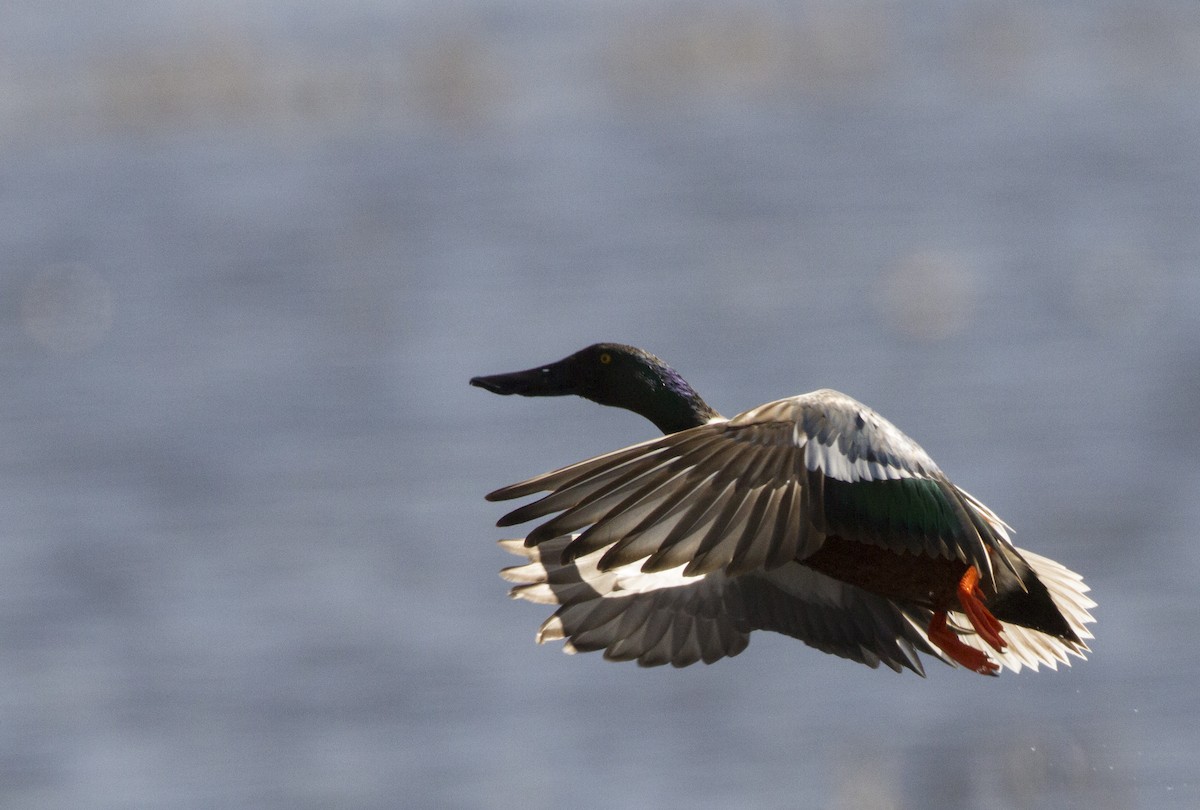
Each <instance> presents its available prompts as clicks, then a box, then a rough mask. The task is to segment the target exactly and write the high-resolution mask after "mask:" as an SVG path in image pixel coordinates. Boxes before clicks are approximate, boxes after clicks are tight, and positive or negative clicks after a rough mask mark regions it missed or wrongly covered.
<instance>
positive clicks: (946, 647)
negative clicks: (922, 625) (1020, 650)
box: [925, 610, 1000, 675]
mask: <svg viewBox="0 0 1200 810" xmlns="http://www.w3.org/2000/svg"><path fill="white" fill-rule="evenodd" d="M925 635H927V636H929V640H930V641H932V642H933V643H934V644H936V645H937V646H938V648H939V649H940V650H941V651H942V652H944V653H945V654H946V655H948V656H950V660H951V661H954V662H955V663H957V664H961V665H962V666H964V667H966V668H967V669H969V670H971V671H972V672H978V673H979V674H980V675H995V674H996V673H997V672H999V671H1000V665H999V664H994V663H992V661H991V660H990V659H989V658H988V657H987V654H986V653H984V652H983V651H982V650H977V649H975V648H974V647H968V646H967V645H966V644H963V643H962V642H961V641H959V639H958V636H957V635H955V633H954V631H953V630H951V629H950V628H949V627H947V626H946V611H944V610H939V611H936V612H935V613H934V614H933V618H932V619H930V620H929V629H928V630H926V631H925Z"/></svg>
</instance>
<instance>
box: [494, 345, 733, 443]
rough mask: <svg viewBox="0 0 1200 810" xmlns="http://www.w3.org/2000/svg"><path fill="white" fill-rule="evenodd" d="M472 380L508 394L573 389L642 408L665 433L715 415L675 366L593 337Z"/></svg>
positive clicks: (585, 395)
mask: <svg viewBox="0 0 1200 810" xmlns="http://www.w3.org/2000/svg"><path fill="white" fill-rule="evenodd" d="M471 385H474V386H477V387H479V388H484V389H486V390H488V391H491V392H492V393H494V394H504V395H506V396H507V395H508V394H520V395H521V396H525V397H559V396H566V395H568V394H574V395H575V396H579V397H583V398H584V399H590V400H592V401H593V402H599V403H600V404H601V405H611V406H613V407H616V408H625V409H626V410H630V411H633V412H634V413H638V414H641V415H642V416H644V417H646V418H647V419H649V420H650V421H651V422H653V423H654V424H655V425H657V426H658V427H659V429H660V430H662V431H663V432H664V433H674V432H676V431H679V430H686V429H687V428H690V427H696V426H697V425H702V424H704V423H705V422H707V421H709V420H710V419H712V418H713V417H716V416H718V414H717V412H716V411H714V410H713V409H712V408H710V407H709V406H708V404H707V403H706V402H705V401H704V400H703V399H702V398H701V397H700V395H699V394H697V393H696V391H695V390H694V389H693V388H692V387H691V386H690V385H688V383H687V381H686V380H684V379H683V377H681V376H679V373H678V372H677V371H675V369H673V368H671V367H670V366H668V365H667V364H666V363H664V362H663V361H662V360H659V359H658V358H657V357H655V356H654V355H652V354H650V353H649V352H646V351H643V350H642V349H639V348H637V347H635V346H625V345H623V344H620V343H597V344H595V345H592V346H588V347H587V348H586V349H580V350H579V351H577V352H575V353H574V354H572V355H570V356H568V357H564V358H563V359H562V360H559V361H557V362H554V363H550V364H548V365H544V366H537V367H535V368H531V369H527V370H525V371H514V372H510V373H508V374H492V375H490V376H487V377H473V378H471Z"/></svg>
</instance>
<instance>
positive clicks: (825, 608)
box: [470, 343, 1096, 676]
mask: <svg viewBox="0 0 1200 810" xmlns="http://www.w3.org/2000/svg"><path fill="white" fill-rule="evenodd" d="M470 384H471V385H472V386H476V387H478V388H482V389H484V390H486V391H490V392H492V393H494V394H500V395H506V396H507V395H519V396H526V397H546V396H568V395H574V396H578V397H582V398H584V399H587V400H591V401H592V402H596V403H599V404H601V405H606V406H611V407H616V408H623V409H625V410H629V411H632V412H633V413H636V414H639V415H641V416H643V417H645V418H646V419H648V420H649V421H650V422H652V423H653V424H654V425H655V426H656V427H657V428H658V429H659V430H660V431H661V432H662V434H663V435H662V436H656V437H654V438H652V439H649V440H646V441H642V442H639V443H636V444H633V445H630V446H628V447H624V448H621V449H618V450H614V451H612V452H608V453H604V454H602V455H599V456H595V457H593V458H588V459H585V460H582V461H579V462H576V463H573V464H569V465H567V466H564V467H561V468H559V469H556V470H553V471H551V472H546V473H543V474H541V475H536V476H534V477H532V478H528V479H526V480H523V481H520V482H519V483H515V484H511V485H509V486H505V487H501V488H499V489H496V490H494V491H492V492H490V493H488V494H487V495H486V496H485V497H486V499H487V500H488V501H493V502H494V501H509V500H514V499H525V498H529V497H531V496H535V495H536V496H538V497H537V498H536V499H535V500H532V501H529V502H527V503H525V504H524V505H521V506H519V507H517V508H516V509H513V510H512V511H510V512H508V513H507V514H505V515H504V516H503V517H501V518H500V519H499V521H498V522H497V526H499V527H510V526H517V525H519V524H524V523H528V522H530V521H540V522H539V523H537V524H536V525H534V527H533V528H532V529H531V530H530V531H528V533H527V534H526V535H525V537H523V538H516V539H504V540H501V541H500V544H501V546H502V547H503V548H504V549H505V550H507V551H509V552H512V553H513V554H516V555H518V556H520V557H522V558H523V562H522V563H521V564H520V565H514V566H511V567H507V568H505V569H503V570H502V571H501V576H502V577H503V578H504V579H505V580H506V581H508V582H509V583H511V585H512V589H511V595H512V596H513V597H514V598H518V599H524V600H527V601H530V602H533V603H537V604H545V605H551V606H555V607H556V609H555V612H554V613H553V615H551V616H550V617H549V618H548V619H547V620H546V621H545V622H544V623H543V624H542V625H541V627H540V629H539V630H538V633H537V641H538V643H545V642H548V641H553V640H561V641H563V642H564V646H563V649H564V651H566V652H568V653H575V652H589V651H602V652H603V654H604V657H605V658H607V659H610V660H615V661H636V662H637V663H638V664H640V665H642V666H661V665H666V664H670V665H672V666H675V667H685V666H689V665H691V664H695V663H697V662H701V661H703V662H704V663H706V664H711V663H713V662H715V661H718V660H720V659H723V658H726V657H731V656H735V655H738V654H739V653H741V652H742V651H743V650H744V649H746V647H747V645H748V644H749V638H750V635H751V633H753V632H754V631H756V630H765V631H773V632H776V633H781V634H784V635H786V636H790V637H792V638H795V639H798V640H800V641H802V642H804V643H805V644H807V645H809V646H811V647H813V648H815V649H818V650H821V651H823V652H826V653H829V654H832V655H835V656H839V657H842V658H845V659H849V660H851V661H855V662H858V663H861V664H865V665H867V666H869V667H871V668H878V667H879V666H880V665H881V664H882V665H885V666H887V667H889V668H890V669H892V670H895V671H896V672H901V671H903V670H910V671H913V672H916V673H917V674H919V675H921V676H924V675H925V669H924V666H923V663H922V659H921V655H922V654H924V655H927V656H930V657H931V658H934V659H937V660H940V661H942V662H943V663H945V664H949V665H950V666H953V667H962V668H965V669H967V670H970V671H972V672H976V673H979V674H981V675H997V674H999V672H1000V671H1001V670H1002V669H1007V670H1009V671H1012V672H1020V671H1021V669H1022V668H1023V667H1025V668H1029V669H1030V670H1034V671H1036V670H1037V669H1038V668H1039V666H1046V667H1048V668H1050V669H1057V667H1058V664H1065V665H1070V663H1071V659H1072V658H1079V659H1085V658H1086V655H1087V653H1088V652H1090V649H1089V647H1088V646H1087V640H1088V639H1091V638H1093V636H1092V633H1091V632H1090V630H1089V628H1088V625H1089V624H1091V623H1094V621H1095V619H1094V618H1093V617H1092V614H1091V613H1090V610H1091V609H1092V608H1094V607H1095V605H1096V603H1095V602H1094V601H1093V600H1092V599H1091V598H1090V597H1089V596H1088V595H1087V594H1088V592H1089V591H1090V589H1089V587H1088V586H1087V585H1085V584H1084V582H1083V578H1082V577H1081V576H1080V575H1079V574H1077V573H1075V572H1074V571H1071V570H1070V569H1068V568H1067V567H1065V566H1063V565H1062V564H1060V563H1058V562H1055V561H1054V560H1051V559H1049V558H1048V557H1044V556H1041V555H1039V554H1036V553H1034V552H1032V551H1029V550H1026V549H1021V548H1017V547H1016V546H1015V545H1013V542H1012V539H1011V533H1012V528H1011V527H1010V526H1009V525H1008V524H1007V523H1005V522H1004V521H1003V520H1001V519H1000V518H999V517H998V516H997V515H996V514H995V513H994V512H993V511H992V510H991V509H989V508H988V507H987V506H985V505H984V504H983V502H982V501H980V500H979V499H977V498H975V497H974V496H972V495H970V494H969V493H968V492H967V491H966V490H964V489H962V488H961V487H958V486H957V485H955V484H954V483H952V482H951V481H950V479H949V478H948V477H947V476H946V475H945V474H944V473H943V472H942V471H941V469H939V467H938V466H937V464H936V463H934V461H933V459H932V458H930V457H929V455H928V454H927V453H926V452H925V451H924V450H923V449H922V448H921V447H920V446H919V445H918V444H917V443H916V442H915V441H913V440H912V439H910V438H909V437H908V436H906V435H905V434H904V433H902V432H901V431H900V430H899V429H898V428H896V427H895V426H894V425H893V424H892V423H891V422H889V421H887V420H886V419H884V418H883V417H882V416H880V415H879V414H878V413H876V412H875V411H874V410H872V409H870V408H868V407H867V406H866V405H863V404H862V403H860V402H858V401H857V400H855V399H853V398H852V397H850V396H848V395H846V394H843V393H840V392H838V391H834V390H832V389H828V388H825V389H820V390H817V391H812V392H810V393H807V394H800V395H798V396H791V397H786V398H784V399H778V400H775V401H772V402H768V403H766V404H764V405H760V406H758V407H756V408H752V409H750V410H748V411H745V412H743V413H740V414H738V415H737V416H734V417H732V418H726V417H724V416H722V415H721V414H719V413H718V412H717V411H716V410H714V409H713V408H712V407H711V406H710V405H708V403H706V402H705V401H704V399H703V398H702V397H701V396H700V395H699V394H698V393H697V392H696V390H695V389H694V388H692V386H691V385H689V384H688V383H687V382H686V381H685V380H684V378H683V377H682V376H681V375H680V374H679V373H678V372H676V371H675V370H674V369H673V368H671V367H670V366H668V365H667V364H666V363H665V362H663V361H662V360H660V359H659V358H658V357H656V356H654V355H652V354H650V353H649V352H647V351H645V350H643V349H639V348H637V347H635V346H629V345H625V344H620V343H597V344H594V345H591V346H588V347H587V348H584V349H582V350H580V351H577V352H575V353H574V354H571V355H569V356H567V357H565V358H563V359H561V360H558V361H556V362H553V363H549V364H546V365H542V366H537V367H534V368H531V369H527V370H524V371H516V372H510V373H503V374H493V375H489V376H479V377H473V378H472V379H471V380H470Z"/></svg>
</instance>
